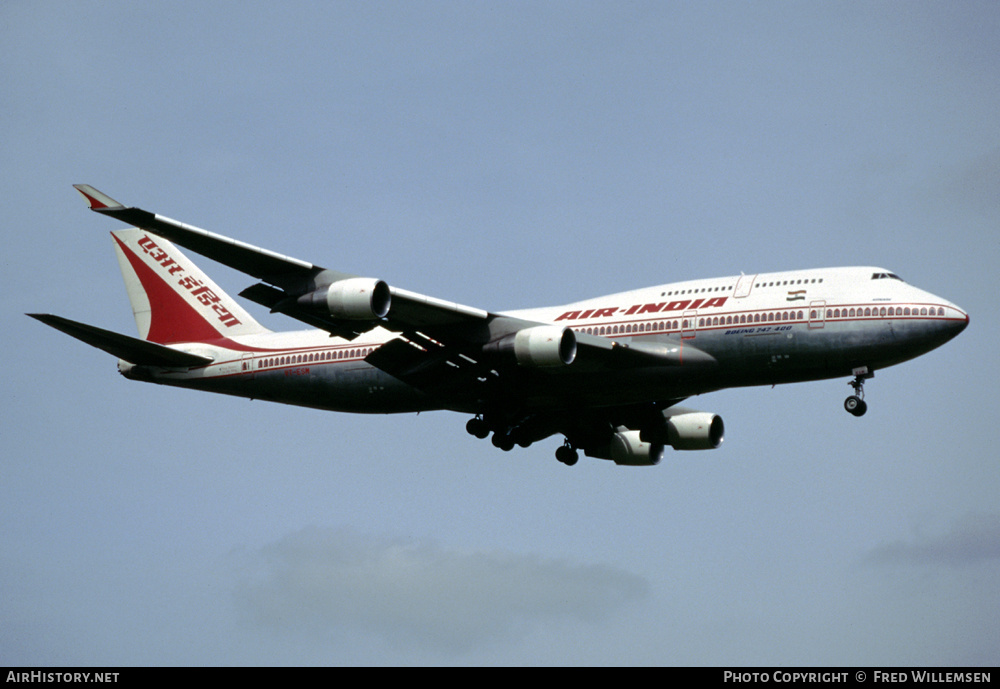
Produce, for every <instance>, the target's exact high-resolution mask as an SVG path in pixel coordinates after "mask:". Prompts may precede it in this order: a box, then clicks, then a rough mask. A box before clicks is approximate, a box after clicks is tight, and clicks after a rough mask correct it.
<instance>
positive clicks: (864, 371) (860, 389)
mask: <svg viewBox="0 0 1000 689" xmlns="http://www.w3.org/2000/svg"><path fill="white" fill-rule="evenodd" d="M851 373H853V374H854V380H852V381H849V382H848V383H847V384H848V385H850V386H851V387H852V388H854V394H853V395H851V396H850V397H848V398H847V399H846V400H844V409H846V410H847V411H848V413H850V414H854V416H864V414H865V412H866V411H868V405H867V404H866V403H865V381H866V380H868V379H869V378H874V377H875V373H874V372H872V371H869V370H868V367H867V366H862V367H860V368H856V369H854V370H853V371H851Z"/></svg>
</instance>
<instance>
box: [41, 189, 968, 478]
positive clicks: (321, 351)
mask: <svg viewBox="0 0 1000 689" xmlns="http://www.w3.org/2000/svg"><path fill="white" fill-rule="evenodd" d="M76 188H77V190H79V191H80V193H81V194H83V196H84V198H86V200H87V203H88V205H89V206H90V208H91V210H94V211H96V212H98V213H100V214H101V215H106V216H108V217H110V218H113V219H115V220H120V221H123V222H125V223H128V224H129V225H133V226H134V228H129V229H121V230H115V231H113V232H112V233H111V236H112V239H113V240H114V248H115V251H116V253H117V255H118V262H119V264H120V265H121V269H122V274H123V275H124V277H125V286H126V288H127V290H128V295H129V299H130V300H131V302H132V310H133V312H134V314H135V319H136V323H137V324H138V327H139V335H140V337H139V338H133V337H128V336H125V335H120V334H117V333H114V332H110V331H107V330H103V329H101V328H96V327H94V326H91V325H85V324H83V323H77V322H75V321H71V320H68V319H65V318H60V317H58V316H52V315H47V314H29V315H31V316H33V317H34V318H37V319H38V320H40V321H42V322H43V323H46V324H48V325H50V326H52V327H54V328H57V329H59V330H62V331H63V332H65V333H67V334H69V335H72V336H73V337H75V338H77V339H79V340H82V341H84V342H86V343H87V344H90V345H93V346H94V347H97V348H99V349H102V350H104V351H106V352H109V353H110V354H112V355H114V356H116V357H118V358H119V362H118V370H119V371H120V372H121V373H122V375H124V376H125V377H126V378H129V379H131V380H141V381H146V382H151V383H160V384H163V385H175V386H179V387H186V388H194V389H197V390H207V391H209V392H220V393H224V394H228V395H237V396H240V397H249V398H253V399H261V400H270V401H273V402H282V403H285V404H295V405H300V406H305V407H314V408H317V409H327V410H331V411H346V412H361V413H399V412H419V411H424V410H431V409H450V410H453V411H457V412H461V413H464V414H468V415H471V416H472V418H471V419H470V420H469V421H468V423H467V424H466V429H467V430H468V432H469V433H471V434H472V435H474V436H476V437H479V438H486V437H487V436H489V435H490V434H492V436H493V438H492V440H493V444H494V445H495V446H497V447H498V448H500V449H503V450H511V449H512V448H513V447H514V446H515V445H521V446H523V447H527V446H528V445H530V444H531V443H533V442H536V441H539V440H542V439H544V438H548V437H549V436H552V435H562V436H564V437H565V443H564V444H563V445H562V446H561V447H560V448H559V449H558V450H557V451H556V457H557V459H559V461H561V462H563V463H564V464H568V465H572V464H575V463H576V462H577V459H578V456H579V455H578V451H583V452H584V453H585V454H586V455H587V456H589V457H597V458H600V459H610V460H613V461H614V462H615V463H617V464H626V465H652V464H656V463H657V462H659V460H660V459H661V457H662V455H663V450H664V448H665V447H666V446H667V445H669V446H671V447H673V448H675V449H677V450H705V449H712V448H717V447H719V445H720V444H721V443H722V437H723V423H722V419H721V418H720V417H719V416H717V415H715V414H711V413H706V412H699V411H694V410H691V409H685V408H682V407H679V406H677V405H678V404H679V403H681V402H682V401H683V400H685V399H686V398H688V397H691V396H693V395H699V394H702V393H706V392H711V391H713V390H720V389H723V388H729V387H737V386H750V385H774V384H778V383H793V382H799V381H807V380H820V379H827V378H836V377H840V376H844V377H848V376H850V377H851V380H850V381H849V382H850V384H851V385H852V386H853V389H854V394H852V395H851V396H850V397H848V398H847V400H846V401H845V402H844V407H845V408H846V409H847V411H849V412H850V413H852V414H854V415H855V416H861V415H862V414H864V413H865V410H866V409H867V406H866V404H865V401H864V383H865V381H866V380H867V379H869V378H871V377H872V376H873V375H874V374H875V371H877V370H878V369H880V368H884V367H886V366H892V365H894V364H898V363H900V362H903V361H906V360H908V359H912V358H914V357H917V356H919V355H921V354H924V353H926V352H929V351H930V350H932V349H934V348H935V347H939V346H940V345H942V344H944V343H945V342H947V341H948V340H950V339H951V338H953V337H955V336H956V335H958V334H959V333H960V332H962V330H964V329H965V328H966V326H967V325H968V324H969V316H968V314H966V313H965V312H964V311H963V310H962V309H960V308H959V307H957V306H955V305H954V304H952V303H951V302H948V301H946V300H944V299H942V298H941V297H937V296H934V295H933V294H930V293H928V292H925V291H923V290H921V289H918V288H916V287H914V286H912V285H909V284H907V283H906V282H904V281H903V280H902V279H900V278H899V276H897V275H896V274H894V273H892V272H890V271H888V270H886V269H884V268H874V267H849V268H823V269H818V270H817V269H813V270H799V271H790V272H782V273H769V274H759V275H739V276H734V277H722V278H713V279H709V280H691V281H687V282H678V283H672V284H667V285H660V286H658V287H649V288H646V289H639V290H634V291H631V292H621V293H619V294H612V295H609V296H606V297H599V298H596V299H587V300H585V301H580V302H576V303H573V304H567V305H565V306H556V307H549V308H539V309H531V310H528V311H510V312H501V313H492V312H489V311H484V310H482V309H478V308H474V307H471V306H463V305H461V304H455V303H452V302H447V301H442V300H440V299H435V298H433V297H428V296H424V295H422V294H417V293H415V292H410V291H407V290H404V289H400V288H397V287H391V286H389V285H388V284H387V283H385V282H383V281H382V280H379V279H375V278H366V277H358V276H355V275H351V274H348V273H342V272H338V271H335V270H330V269H327V268H321V267H320V266H317V265H314V264H312V263H308V262H306V261H301V260H298V259H294V258H289V257H288V256H282V255H280V254H277V253H274V252H272V251H268V250H266V249H260V248H258V247H255V246H251V245H249V244H245V243H243V242H240V241H236V240H234V239H229V238H227V237H223V236H220V235H217V234H213V233H211V232H208V231H206V230H202V229H199V228H196V227H192V226H190V225H186V224H184V223H180V222H177V221H176V220H171V219H169V218H165V217H163V216H161V215H156V214H154V213H150V212H148V211H144V210H141V209H139V208H128V207H125V206H123V205H122V204H120V203H118V202H117V201H115V200H114V199H112V198H110V197H108V196H106V195H104V194H102V193H101V192H99V191H97V190H96V189H94V188H93V187H91V186H88V185H82V184H81V185H76ZM175 245H180V246H182V247H185V248H187V249H190V250H191V251H194V252H197V253H199V254H202V255H204V256H207V257H209V258H211V259H213V260H215V261H218V262H220V263H223V264H225V265H227V266H230V267H232V268H235V269H237V270H240V271H242V272H244V273H247V274H249V275H251V276H253V277H254V278H256V279H257V280H259V282H258V283H257V284H255V285H253V286H251V287H249V288H247V289H246V290H244V291H243V292H241V293H240V296H242V297H245V298H247V299H249V300H250V301H253V302H256V303H258V304H262V305H263V306H266V307H267V308H268V309H270V311H271V312H272V313H275V312H277V313H282V314H285V315H287V316H290V317H292V318H295V319H297V320H299V321H302V322H303V323H305V324H306V325H308V326H310V327H311V328H312V329H311V330H300V331H295V332H272V331H270V330H268V329H267V328H265V327H264V326H262V325H261V324H260V323H258V322H257V321H256V320H255V319H254V318H253V317H252V316H251V315H250V314H249V313H248V312H247V311H246V310H244V309H243V308H242V307H241V306H240V305H239V304H238V303H237V302H236V301H235V300H234V299H232V298H231V297H230V296H229V295H227V294H226V293H225V292H223V291H222V290H221V289H220V288H219V287H218V286H217V285H216V284H215V283H214V282H212V280H211V279H209V277H208V276H207V275H205V274H204V273H203V272H202V271H201V270H199V269H198V268H197V267H196V266H195V265H194V264H193V263H192V262H191V261H190V260H189V259H188V258H187V257H186V256H185V255H184V254H183V253H181V251H180V250H179V249H178V248H177V246H175Z"/></svg>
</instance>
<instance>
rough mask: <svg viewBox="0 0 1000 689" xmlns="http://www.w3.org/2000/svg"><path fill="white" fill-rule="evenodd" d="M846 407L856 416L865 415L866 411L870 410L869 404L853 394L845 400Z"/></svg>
mask: <svg viewBox="0 0 1000 689" xmlns="http://www.w3.org/2000/svg"><path fill="white" fill-rule="evenodd" d="M844 409H846V410H847V411H848V412H850V413H851V414H854V415H855V416H864V414H865V412H866V411H868V405H867V404H865V401H864V400H863V399H861V398H860V397H858V396H856V395H851V396H850V397H848V398H847V399H846V400H844Z"/></svg>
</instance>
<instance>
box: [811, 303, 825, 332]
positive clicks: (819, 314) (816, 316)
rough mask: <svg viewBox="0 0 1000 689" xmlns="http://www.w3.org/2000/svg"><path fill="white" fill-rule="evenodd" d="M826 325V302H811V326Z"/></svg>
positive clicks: (819, 326) (820, 326)
mask: <svg viewBox="0 0 1000 689" xmlns="http://www.w3.org/2000/svg"><path fill="white" fill-rule="evenodd" d="M824 325H826V302H825V301H822V300H821V301H811V302H809V327H810V328H822V327H823V326H824Z"/></svg>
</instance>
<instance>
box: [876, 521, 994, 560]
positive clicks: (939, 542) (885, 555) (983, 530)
mask: <svg viewBox="0 0 1000 689" xmlns="http://www.w3.org/2000/svg"><path fill="white" fill-rule="evenodd" d="M997 559H1000V514H972V515H969V516H967V517H965V518H964V519H962V520H960V521H959V522H957V523H956V524H955V525H954V526H953V527H952V528H951V530H950V531H948V532H947V533H943V534H934V535H932V534H920V535H918V536H917V537H916V538H915V539H914V540H912V541H910V542H903V541H896V542H894V543H886V544H883V545H880V546H878V547H876V548H874V549H873V550H871V551H869V553H868V555H867V557H866V560H867V561H868V562H871V563H873V564H879V565H896V564H920V565H924V564H948V565H953V566H961V565H970V564H979V563H983V562H986V561H989V560H997Z"/></svg>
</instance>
